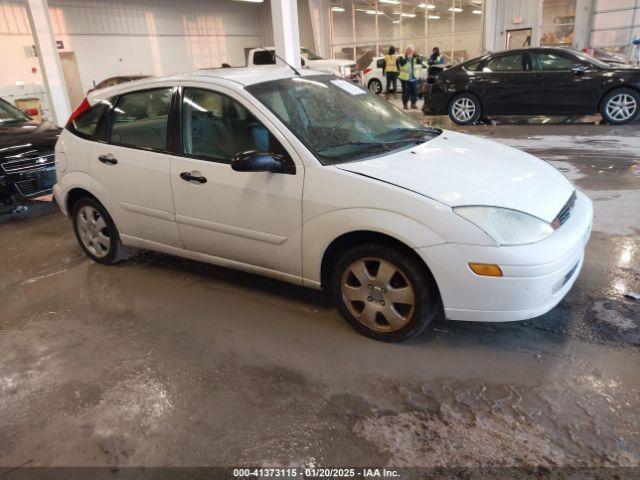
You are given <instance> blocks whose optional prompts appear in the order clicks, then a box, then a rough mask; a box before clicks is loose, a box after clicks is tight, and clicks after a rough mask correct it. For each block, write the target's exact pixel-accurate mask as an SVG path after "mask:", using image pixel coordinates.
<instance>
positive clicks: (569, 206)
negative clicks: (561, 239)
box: [551, 191, 577, 230]
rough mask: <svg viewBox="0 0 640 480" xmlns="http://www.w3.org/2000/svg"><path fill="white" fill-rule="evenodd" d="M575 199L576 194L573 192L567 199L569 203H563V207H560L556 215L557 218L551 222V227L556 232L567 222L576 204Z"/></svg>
mask: <svg viewBox="0 0 640 480" xmlns="http://www.w3.org/2000/svg"><path fill="white" fill-rule="evenodd" d="M576 198H577V197H576V192H575V191H574V192H573V194H572V195H571V197H570V198H569V201H568V202H567V203H565V205H564V207H562V209H561V210H560V213H558V216H557V217H556V218H555V220H554V221H553V222H551V226H552V227H553V228H555V229H556V230H557V229H558V228H560V227H561V226H562V225H564V224H565V223H566V221H567V220H569V217H570V216H571V210H573V207H574V206H575V204H576Z"/></svg>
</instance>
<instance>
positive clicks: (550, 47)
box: [480, 46, 576, 58]
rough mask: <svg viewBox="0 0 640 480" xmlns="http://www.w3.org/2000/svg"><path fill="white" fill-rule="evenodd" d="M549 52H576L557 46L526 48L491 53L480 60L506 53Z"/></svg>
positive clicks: (569, 48)
mask: <svg viewBox="0 0 640 480" xmlns="http://www.w3.org/2000/svg"><path fill="white" fill-rule="evenodd" d="M549 50H555V51H556V52H568V53H574V52H575V51H576V50H574V49H572V48H571V47H557V46H548V47H545V46H542V47H526V48H514V49H513V50H500V51H497V52H491V53H488V54H486V55H484V56H483V57H480V58H484V57H489V56H494V55H502V54H505V53H525V52H536V51H549Z"/></svg>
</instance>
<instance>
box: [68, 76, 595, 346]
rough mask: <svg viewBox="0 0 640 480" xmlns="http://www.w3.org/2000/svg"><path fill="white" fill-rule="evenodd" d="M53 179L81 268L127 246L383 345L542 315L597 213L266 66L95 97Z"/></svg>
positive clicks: (358, 95)
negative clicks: (327, 315)
mask: <svg viewBox="0 0 640 480" xmlns="http://www.w3.org/2000/svg"><path fill="white" fill-rule="evenodd" d="M56 167H57V184H56V186H55V197H56V199H57V201H58V203H59V205H60V208H61V209H62V211H63V212H65V213H66V214H68V215H70V216H71V218H72V220H73V227H74V229H75V233H76V236H77V238H78V241H79V243H80V246H81V247H82V249H83V250H84V252H85V253H86V254H87V256H89V257H90V258H91V259H93V260H94V261H96V262H99V263H104V264H110V263H114V262H116V261H117V260H118V259H120V258H122V256H123V251H124V248H125V247H135V248H142V249H150V250H156V251H159V252H164V253H168V254H173V255H179V256H182V257H187V258H191V259H195V260H201V261H204V262H209V263H213V264H217V265H222V266H225V267H231V268H236V269H241V270H246V271H249V272H254V273H259V274H263V275H267V276H270V277H275V278H278V279H280V280H284V281H287V282H291V283H295V284H297V285H302V286H305V287H311V288H316V289H320V288H323V289H326V290H327V291H329V292H331V294H332V295H333V297H334V298H335V301H336V303H337V305H338V308H339V309H340V311H341V313H342V314H343V315H344V317H345V318H346V319H347V321H348V322H349V323H350V324H351V325H352V326H353V327H354V328H355V329H356V330H357V331H359V332H360V333H362V334H364V335H367V336H370V337H372V338H375V339H378V340H384V341H400V340H404V339H407V338H410V337H413V336H415V335H418V334H419V333H420V332H422V331H423V330H424V329H425V327H426V326H427V325H428V324H429V322H430V321H431V320H432V319H433V318H434V317H435V316H436V314H438V312H441V311H444V314H445V315H446V317H447V318H449V319H453V320H473V321H496V322H497V321H509V320H522V319H526V318H531V317H536V316H538V315H541V314H543V313H545V312H547V311H549V310H550V309H551V308H553V307H554V306H555V305H556V304H557V303H558V302H559V301H560V300H561V299H562V298H563V297H564V296H565V294H566V293H567V292H568V291H569V289H570V288H571V286H572V285H573V283H574V281H575V280H576V277H577V276H578V273H579V272H580V268H581V266H582V263H583V259H584V250H585V245H586V243H587V240H588V238H589V234H590V229H591V221H592V215H593V212H592V206H591V202H590V200H589V199H588V198H587V197H586V196H585V195H584V194H582V193H581V192H579V191H577V190H576V189H575V188H574V186H573V185H572V184H571V183H570V182H569V181H568V180H567V179H566V178H565V177H564V176H563V175H562V174H560V173H559V172H558V171H557V170H556V169H554V168H553V167H551V166H550V165H549V164H547V163H545V162H544V161H542V160H539V159H538V158H535V157H533V156H531V155H528V154H526V153H523V152H521V151H518V150H514V149H512V148H508V147H505V146H502V145H499V144H496V143H492V142H489V141H486V140H481V139H478V138H475V137H470V136H467V135H462V134H459V133H454V132H449V131H443V130H438V129H433V128H425V127H423V126H422V125H421V124H420V123H419V122H418V121H417V120H414V119H413V118H412V117H410V116H407V115H405V114H404V113H402V112H401V111H400V110H398V109H397V108H396V107H394V106H392V105H391V104H389V103H388V102H386V101H385V100H383V99H380V98H378V97H376V96H375V95H373V94H371V93H369V92H367V91H366V90H364V89H362V88H360V87H358V86H356V85H353V84H351V83H349V82H346V81H344V80H340V79H338V78H336V77H333V76H331V75H327V74H322V73H318V72H312V71H304V72H303V73H302V75H296V74H294V73H293V72H292V71H291V70H290V69H288V68H282V67H277V66H274V67H268V68H264V67H263V68H259V69H221V70H210V71H200V72H197V73H194V74H189V75H181V76H175V77H171V78H165V79H149V80H142V81H137V82H132V83H127V84H124V85H120V86H117V87H113V88H110V89H106V90H100V91H96V92H94V93H92V94H91V95H90V96H89V98H88V99H87V100H85V102H83V104H82V105H81V106H80V107H79V108H78V109H77V110H76V111H75V112H74V114H73V115H72V117H71V119H70V121H69V123H68V125H67V127H66V128H65V130H64V132H63V133H62V135H61V136H60V139H59V141H58V144H57V146H56Z"/></svg>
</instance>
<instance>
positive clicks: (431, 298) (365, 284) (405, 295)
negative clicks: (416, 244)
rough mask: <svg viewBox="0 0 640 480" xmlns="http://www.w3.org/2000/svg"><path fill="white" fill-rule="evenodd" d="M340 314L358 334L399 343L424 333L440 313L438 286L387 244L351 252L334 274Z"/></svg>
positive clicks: (413, 261) (412, 260)
mask: <svg viewBox="0 0 640 480" xmlns="http://www.w3.org/2000/svg"><path fill="white" fill-rule="evenodd" d="M332 283H333V285H332V290H333V295H334V298H335V301H336V304H337V305H338V309H339V310H340V313H342V315H343V316H344V318H345V319H346V320H347V322H349V324H350V325H351V326H352V327H353V328H354V329H355V330H356V331H358V332H359V333H361V334H362V335H365V336H367V337H370V338H373V339H376V340H381V341H384V342H400V341H403V340H408V339H410V338H413V337H415V336H417V335H419V334H420V333H422V332H423V331H424V330H425V328H427V326H428V325H429V324H430V323H431V321H432V320H433V319H434V317H435V316H436V313H437V312H438V309H439V308H440V297H439V294H438V290H437V287H436V285H435V281H434V280H433V278H432V277H431V275H430V274H428V272H426V271H425V268H424V265H421V264H420V262H419V261H418V260H417V259H416V258H414V257H413V256H411V255H408V254H405V253H402V252H401V251H398V250H396V249H394V248H390V247H388V246H386V245H360V246H356V247H353V248H351V249H350V250H348V251H346V252H345V253H344V254H343V255H342V256H341V257H340V258H339V259H338V261H337V262H336V265H335V268H334V271H333V282H332Z"/></svg>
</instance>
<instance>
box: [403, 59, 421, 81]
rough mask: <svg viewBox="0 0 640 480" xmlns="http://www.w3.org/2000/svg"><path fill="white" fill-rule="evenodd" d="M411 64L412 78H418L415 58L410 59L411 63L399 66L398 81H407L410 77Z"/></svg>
mask: <svg viewBox="0 0 640 480" xmlns="http://www.w3.org/2000/svg"><path fill="white" fill-rule="evenodd" d="M411 63H413V78H416V79H417V78H418V71H417V68H416V66H417V64H418V59H417V58H416V57H411V62H405V63H404V65H402V64H400V74H399V75H398V78H399V79H400V80H409V78H410V77H411Z"/></svg>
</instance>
